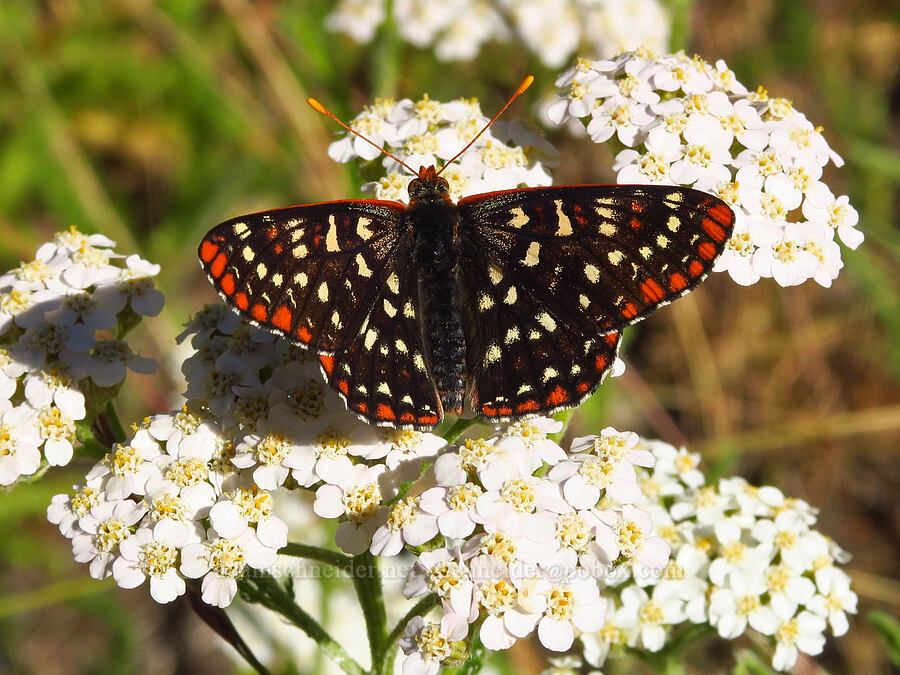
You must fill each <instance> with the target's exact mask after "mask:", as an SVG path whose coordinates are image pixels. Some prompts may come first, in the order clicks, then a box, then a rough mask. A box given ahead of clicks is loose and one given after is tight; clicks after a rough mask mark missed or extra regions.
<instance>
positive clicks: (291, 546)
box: [278, 542, 353, 572]
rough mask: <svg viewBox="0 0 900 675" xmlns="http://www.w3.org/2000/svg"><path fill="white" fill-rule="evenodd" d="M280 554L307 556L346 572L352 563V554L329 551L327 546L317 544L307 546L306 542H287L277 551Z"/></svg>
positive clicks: (295, 556)
mask: <svg viewBox="0 0 900 675" xmlns="http://www.w3.org/2000/svg"><path fill="white" fill-rule="evenodd" d="M278 553H279V554H281V555H289V556H292V557H294V558H308V559H309V560H316V561H318V562H321V563H325V564H326V565H331V566H332V567H337V568H338V569H340V570H342V571H346V572H350V571H351V566H352V564H353V558H352V556H349V555H346V554H345V553H339V552H337V551H329V550H328V549H327V548H319V547H318V546H308V545H307V544H296V543H294V542H288V544H287V546H285V547H284V548H282V549H281V550H280V551H278Z"/></svg>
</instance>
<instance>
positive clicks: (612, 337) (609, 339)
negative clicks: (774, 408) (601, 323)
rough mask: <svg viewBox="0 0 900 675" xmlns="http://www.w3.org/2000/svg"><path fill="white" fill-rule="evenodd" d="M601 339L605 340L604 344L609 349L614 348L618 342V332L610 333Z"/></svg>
mask: <svg viewBox="0 0 900 675" xmlns="http://www.w3.org/2000/svg"><path fill="white" fill-rule="evenodd" d="M603 339H604V340H606V344H608V345H609V346H610V347H615V346H616V343H617V342H618V341H619V331H615V330H614V331H613V332H612V333H607V334H606V335H604V336H603Z"/></svg>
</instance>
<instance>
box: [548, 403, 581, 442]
mask: <svg viewBox="0 0 900 675" xmlns="http://www.w3.org/2000/svg"><path fill="white" fill-rule="evenodd" d="M576 410H577V408H569V409H568V410H563V411H561V412H558V413H556V414H555V415H554V416H553V419H555V420H557V421H558V422H562V423H563V427H562V429H560V430H559V431H557V432H556V433H555V434H547V438H549V439H550V440H551V441H553V442H554V443H559V442H560V441H562V438H563V436H565V435H566V431H567V430H568V428H569V422H571V421H572V418H573V417H574V416H575V411H576Z"/></svg>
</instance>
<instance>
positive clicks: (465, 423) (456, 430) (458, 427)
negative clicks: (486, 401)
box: [441, 417, 478, 443]
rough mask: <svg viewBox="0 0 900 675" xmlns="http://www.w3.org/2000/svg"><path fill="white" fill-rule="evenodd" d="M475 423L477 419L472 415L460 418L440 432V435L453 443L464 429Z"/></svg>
mask: <svg viewBox="0 0 900 675" xmlns="http://www.w3.org/2000/svg"><path fill="white" fill-rule="evenodd" d="M476 424H478V420H477V419H475V418H474V417H469V418H467V419H463V418H460V419H458V420H456V422H454V423H453V426H452V427H450V428H449V429H447V431H445V432H444V433H442V434H441V436H442V437H443V439H444V440H445V441H447V442H448V443H453V442H454V441H455V440H456V439H457V438H459V437H460V436H462V435H463V433H465V431H466V429H468V428H469V427H471V426H474V425H476Z"/></svg>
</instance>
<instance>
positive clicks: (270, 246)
mask: <svg viewBox="0 0 900 675" xmlns="http://www.w3.org/2000/svg"><path fill="white" fill-rule="evenodd" d="M404 212H405V207H404V205H403V204H400V203H397V202H385V201H375V200H345V201H339V202H325V203H321V204H310V205H307V206H294V207H288V208H284V209H276V210H274V211H264V212H261V213H254V214H251V215H247V216H241V217H239V218H234V219H231V220H228V221H226V222H224V223H221V224H220V225H217V226H216V227H215V228H213V229H212V230H210V232H209V233H208V234H207V235H206V236H205V237H204V238H203V241H202V242H201V244H200V248H199V255H200V260H201V262H202V264H203V267H204V269H205V270H206V273H207V275H208V276H209V278H210V280H211V281H212V283H213V285H214V286H215V288H216V290H217V291H218V292H219V294H220V295H221V296H222V297H223V298H224V299H225V300H226V302H228V304H229V305H230V306H231V307H232V308H234V309H235V310H236V311H238V312H239V313H240V314H241V316H243V317H244V318H245V319H247V320H249V321H251V322H253V323H254V324H256V325H258V326H261V327H262V328H265V329H267V330H270V331H272V332H274V333H277V334H280V335H283V336H285V337H286V338H287V339H289V340H291V341H292V342H295V343H298V344H300V345H303V346H305V347H308V348H310V349H312V350H314V351H316V352H319V353H333V352H335V351H339V350H341V349H343V348H345V347H346V346H347V345H349V344H350V342H351V340H353V339H354V338H355V337H356V335H357V333H358V332H359V329H360V326H361V325H362V323H363V321H364V320H365V318H366V316H367V315H368V312H369V310H370V308H371V307H372V306H373V304H374V302H375V300H376V297H377V296H378V295H379V294H380V293H381V291H382V289H383V288H384V286H385V283H386V282H387V279H388V277H389V275H390V273H391V271H392V268H393V264H394V260H395V250H396V249H397V247H398V246H399V245H400V244H401V242H402V240H403V237H404V230H403V228H402V227H401V225H402V223H403V222H404V221H403V217H404Z"/></svg>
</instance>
